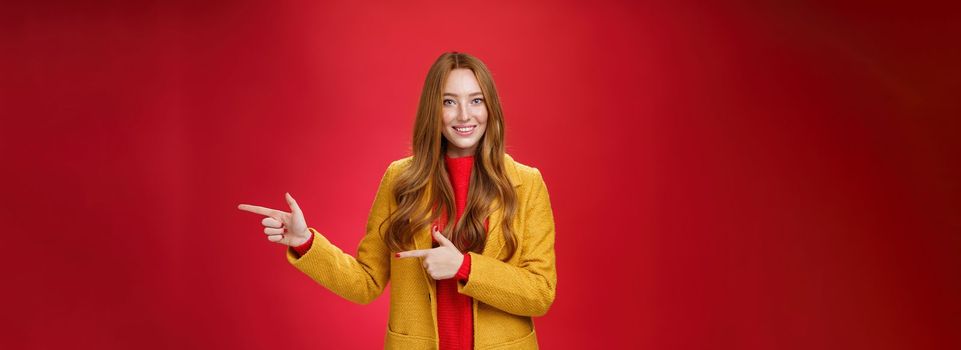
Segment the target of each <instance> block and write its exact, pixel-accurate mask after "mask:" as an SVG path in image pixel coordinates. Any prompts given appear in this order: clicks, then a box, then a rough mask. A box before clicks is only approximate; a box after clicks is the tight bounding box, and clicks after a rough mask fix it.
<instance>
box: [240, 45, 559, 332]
mask: <svg viewBox="0 0 961 350" xmlns="http://www.w3.org/2000/svg"><path fill="white" fill-rule="evenodd" d="M412 149H413V150H412V153H413V155H412V156H410V157H406V158H403V159H400V160H396V161H394V162H392V163H391V164H390V166H388V167H387V171H386V172H385V174H384V176H383V178H382V180H381V182H380V187H379V189H378V190H377V194H376V196H375V198H374V203H373V205H372V207H371V210H370V215H369V217H368V220H367V233H366V235H365V236H364V238H363V239H362V240H361V242H360V245H359V247H358V249H357V257H353V256H351V255H349V254H346V253H344V252H343V251H342V250H341V249H339V248H337V247H336V246H334V245H333V244H331V243H330V242H329V241H328V240H327V239H326V238H325V237H324V236H323V235H322V234H321V233H320V232H318V231H317V230H315V229H314V228H312V227H308V226H307V223H306V221H305V219H304V214H303V212H302V211H301V209H300V207H299V206H298V205H297V202H296V201H295V200H294V198H293V197H291V195H290V194H289V193H287V194H286V195H285V196H286V199H287V204H288V205H289V206H290V212H284V211H280V210H274V209H269V208H264V207H259V206H253V205H247V204H241V205H240V206H239V208H240V209H241V210H246V211H250V212H253V213H256V214H260V215H264V216H266V217H265V218H264V219H263V221H262V224H263V226H264V233H265V234H266V235H267V240H269V241H271V242H276V243H280V244H284V245H287V246H290V249H288V250H287V259H288V261H289V262H290V263H291V264H293V265H294V267H296V268H297V269H299V270H300V271H302V272H304V273H305V274H307V275H308V276H310V278H312V279H313V280H315V281H317V283H319V284H320V285H322V286H324V287H326V288H327V289H329V290H330V291H332V292H334V293H336V294H337V295H340V296H341V297H343V298H345V299H348V300H350V301H354V302H357V303H360V304H367V303H369V302H371V301H372V300H374V299H375V298H377V296H379V295H380V294H381V292H383V290H384V287H385V286H387V282H388V280H390V282H391V298H390V316H389V321H388V324H387V335H386V339H385V342H384V345H385V348H388V349H438V348H439V349H493V348H497V349H536V348H537V336H536V334H535V332H534V322H533V320H532V317H534V316H542V315H544V314H545V313H547V310H548V308H550V306H551V304H552V303H553V302H554V291H555V287H556V283H557V274H556V271H555V268H554V218H553V213H552V210H551V204H550V199H549V196H548V193H547V186H546V185H545V183H544V180H543V178H542V177H541V174H540V171H538V169H536V168H533V167H529V166H526V165H524V164H521V163H518V162H516V161H514V159H513V158H512V157H511V156H510V155H508V154H506V153H504V118H503V114H502V111H501V106H500V102H499V99H498V96H497V90H496V89H495V88H494V81H493V80H492V78H491V74H490V72H489V71H488V70H487V67H486V66H485V65H484V64H483V63H482V62H481V61H480V60H478V59H477V58H474V57H473V56H471V55H468V54H465V53H457V52H450V53H445V54H443V55H441V56H440V57H439V58H438V59H437V61H436V62H434V64H433V65H432V66H431V68H430V71H429V72H428V73H427V79H426V81H425V82H424V88H423V91H422V93H421V98H420V105H419V107H418V110H417V119H416V121H415V124H414V141H413V147H412ZM451 214H453V215H451ZM451 217H452V219H451V220H449V219H448V218H451Z"/></svg>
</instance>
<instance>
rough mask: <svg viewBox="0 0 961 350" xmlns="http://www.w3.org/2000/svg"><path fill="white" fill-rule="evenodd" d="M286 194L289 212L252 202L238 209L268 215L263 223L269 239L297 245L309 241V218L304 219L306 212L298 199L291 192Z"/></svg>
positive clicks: (293, 245) (292, 245)
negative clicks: (252, 203) (301, 207)
mask: <svg viewBox="0 0 961 350" xmlns="http://www.w3.org/2000/svg"><path fill="white" fill-rule="evenodd" d="M284 196H285V197H286V198H287V205H288V206H290V212H289V213H288V212H285V211H280V210H275V209H270V208H265V207H260V206H256V205H250V204H241V205H238V206H237V209H240V210H244V211H249V212H251V213H254V214H260V215H263V216H266V217H265V218H264V219H263V220H262V221H261V223H262V224H263V225H264V234H266V235H267V240H268V241H271V242H274V243H280V244H283V245H288V246H291V247H296V246H299V245H302V244H304V243H306V242H307V240H308V239H309V238H310V231H308V230H307V220H305V219H304V213H303V212H301V211H300V207H299V206H298V205H297V201H295V200H294V197H291V196H290V193H285V194H284Z"/></svg>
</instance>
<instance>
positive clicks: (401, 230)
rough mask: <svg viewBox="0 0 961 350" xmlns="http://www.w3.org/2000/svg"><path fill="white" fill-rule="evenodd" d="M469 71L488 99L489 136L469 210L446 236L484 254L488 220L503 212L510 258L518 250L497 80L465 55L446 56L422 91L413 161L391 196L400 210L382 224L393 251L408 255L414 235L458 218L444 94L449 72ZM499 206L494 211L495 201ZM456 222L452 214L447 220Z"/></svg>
mask: <svg viewBox="0 0 961 350" xmlns="http://www.w3.org/2000/svg"><path fill="white" fill-rule="evenodd" d="M457 68H467V69H470V70H471V71H473V72H474V76H475V78H476V79H477V82H478V84H479V85H480V88H481V92H482V93H483V94H484V99H485V102H486V103H485V105H486V108H487V115H488V117H487V130H486V131H485V132H484V135H482V136H481V139H480V140H479V141H478V143H479V144H478V147H477V149H476V152H475V154H474V166H473V168H472V169H471V175H470V185H469V189H468V193H467V206H466V207H465V208H464V213H463V215H461V217H460V218H459V219H458V221H457V223H456V224H454V225H449V224H448V225H446V227H444V230H443V231H442V233H443V235H444V236H446V237H447V238H448V239H450V240H451V242H453V243H454V245H455V246H457V248H458V249H460V250H461V251H462V252H468V251H471V252H475V253H481V252H482V251H483V249H484V243H485V241H486V239H487V233H486V230H485V228H484V220H485V219H486V218H487V217H488V216H489V215H490V214H491V213H493V212H494V211H495V210H497V209H498V208H500V209H503V215H502V217H503V221H502V222H501V223H502V230H501V231H502V232H503V235H504V242H505V247H506V248H507V252H508V257H510V256H511V255H513V254H514V252H515V251H516V249H517V241H516V239H515V237H514V232H513V230H512V229H511V227H510V223H511V221H512V220H513V218H514V214H515V211H516V210H517V195H516V193H515V192H514V187H513V185H512V184H511V182H510V180H509V179H508V177H507V172H506V169H505V163H504V115H503V112H502V110H501V104H500V99H499V98H498V95H497V89H496V88H495V87H494V80H493V78H492V77H491V73H490V71H489V70H487V66H485V65H484V63H483V62H481V61H480V60H479V59H477V58H475V57H474V56H471V55H469V54H466V53H458V52H456V51H454V52H446V53H444V54H442V55H441V56H440V57H439V58H437V60H436V61H435V62H434V64H433V65H431V67H430V70H429V71H428V72H427V79H426V80H425V81H424V88H423V90H422V91H421V95H420V102H419V106H418V107H417V118H416V120H415V122H414V135H413V136H414V138H413V143H412V144H411V152H412V153H413V157H412V161H411V164H410V166H409V167H407V168H406V170H405V171H403V172H401V173H399V174H398V175H397V177H396V180H395V182H394V191H393V193H392V195H393V197H394V199H395V200H396V203H397V210H396V211H394V212H393V213H391V214H390V216H388V218H387V219H386V220H385V221H384V222H382V223H381V225H383V224H384V223H386V224H387V231H386V232H385V237H384V239H385V241H386V243H387V246H388V247H389V248H390V249H391V250H393V251H402V250H407V248H408V247H410V246H411V245H412V243H413V236H414V233H415V232H417V231H418V230H421V229H423V228H424V227H425V226H427V225H429V224H430V223H431V222H433V221H434V220H436V219H437V218H439V217H440V215H441V214H442V212H443V213H456V208H455V203H454V190H453V187H452V186H451V183H450V180H449V177H448V174H447V169H446V167H445V166H444V154H445V152H446V150H447V147H448V141H447V139H446V138H444V136H443V135H442V130H443V128H444V126H443V124H444V121H443V99H442V96H443V89H444V85H445V83H446V82H447V77H448V75H449V74H450V72H451V71H452V70H454V69H457ZM495 200H496V201H497V203H498V204H499V205H498V206H496V207H495V206H492V205H491V204H492V203H493V202H494V201H495ZM447 217H448V218H452V217H453V215H452V214H447Z"/></svg>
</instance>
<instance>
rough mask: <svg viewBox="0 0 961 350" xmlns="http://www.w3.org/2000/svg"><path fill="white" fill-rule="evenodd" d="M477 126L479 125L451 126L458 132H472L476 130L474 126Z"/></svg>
mask: <svg viewBox="0 0 961 350" xmlns="http://www.w3.org/2000/svg"><path fill="white" fill-rule="evenodd" d="M476 127H477V125H471V126H452V127H451V128H453V129H454V130H456V131H457V132H471V131H472V130H474V128H476Z"/></svg>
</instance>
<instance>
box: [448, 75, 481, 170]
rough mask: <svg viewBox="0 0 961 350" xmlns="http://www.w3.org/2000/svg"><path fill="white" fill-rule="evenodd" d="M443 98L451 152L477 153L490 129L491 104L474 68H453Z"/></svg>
mask: <svg viewBox="0 0 961 350" xmlns="http://www.w3.org/2000/svg"><path fill="white" fill-rule="evenodd" d="M443 99H444V101H443V102H444V137H445V138H447V141H448V144H447V155H448V156H450V157H452V158H457V157H463V156H469V155H473V154H474V151H475V150H476V149H477V144H478V143H480V139H481V137H482V136H484V131H485V130H487V105H486V101H485V100H484V94H482V93H481V89H480V85H478V84H477V78H475V77H474V72H473V71H472V70H470V69H467V68H457V69H454V70H452V71H451V72H450V74H448V76H447V82H446V83H445V84H444V96H443Z"/></svg>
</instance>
